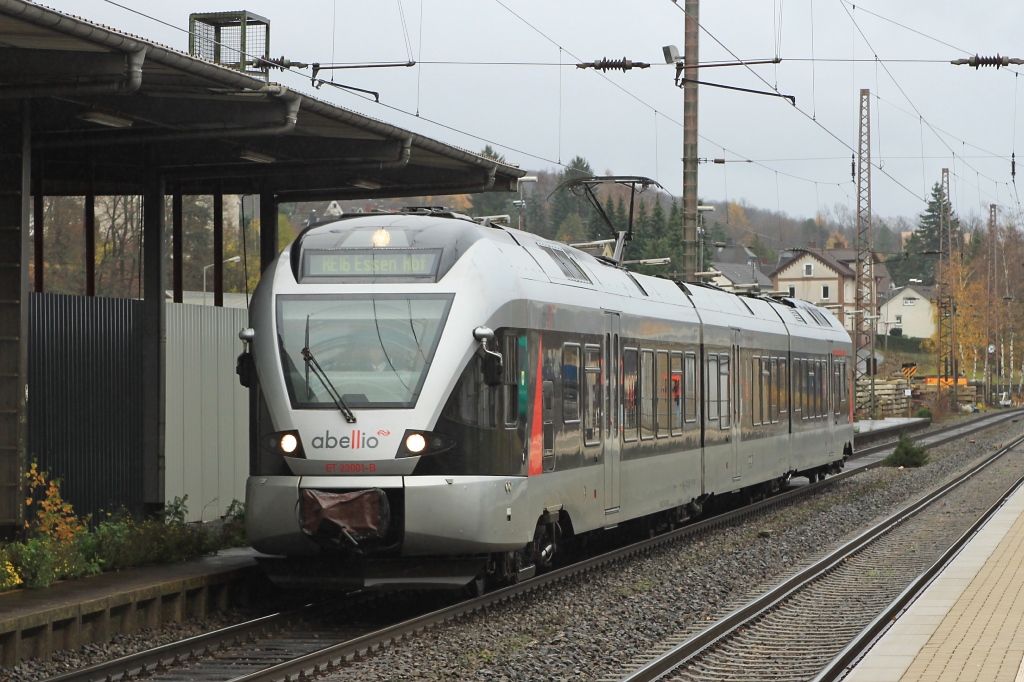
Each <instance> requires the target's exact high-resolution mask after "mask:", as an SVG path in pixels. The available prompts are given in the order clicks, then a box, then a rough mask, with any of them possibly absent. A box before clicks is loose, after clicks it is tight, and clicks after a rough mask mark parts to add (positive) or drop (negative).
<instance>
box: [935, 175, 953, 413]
mask: <svg viewBox="0 0 1024 682" xmlns="http://www.w3.org/2000/svg"><path fill="white" fill-rule="evenodd" d="M955 248H956V244H955V240H954V239H953V226H952V221H951V220H950V203H949V169H948V168H943V169H942V206H940V207H939V259H938V261H936V263H935V287H936V294H937V295H936V297H935V300H936V301H937V302H938V307H939V325H938V326H939V329H938V343H937V344H936V354H937V358H936V361H937V362H938V364H937V366H936V374H937V377H936V378H937V382H936V383H937V384H938V385H937V386H936V393H935V401H936V403H941V402H942V389H943V388H944V387H949V389H950V397H949V407H950V409H952V410H954V411H955V409H956V402H957V401H956V376H957V368H956V345H955V344H956V338H955V336H956V334H955V333H954V329H953V326H954V318H955V316H956V305H955V301H954V300H953V281H952V278H953V277H954V276H955V273H954V271H953V262H954V257H953V256H954V254H953V252H954V250H955Z"/></svg>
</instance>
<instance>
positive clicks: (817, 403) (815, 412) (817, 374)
mask: <svg viewBox="0 0 1024 682" xmlns="http://www.w3.org/2000/svg"><path fill="white" fill-rule="evenodd" d="M808 377H809V378H810V380H811V383H812V384H813V388H812V390H811V417H820V416H821V360H811V371H810V373H809V374H808Z"/></svg>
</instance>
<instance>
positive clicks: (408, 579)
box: [257, 449, 848, 593]
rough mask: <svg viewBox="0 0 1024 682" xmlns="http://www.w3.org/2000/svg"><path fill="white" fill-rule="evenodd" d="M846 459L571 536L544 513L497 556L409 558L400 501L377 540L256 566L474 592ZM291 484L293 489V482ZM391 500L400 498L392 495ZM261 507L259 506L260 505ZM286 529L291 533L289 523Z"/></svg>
mask: <svg viewBox="0 0 1024 682" xmlns="http://www.w3.org/2000/svg"><path fill="white" fill-rule="evenodd" d="M847 450H848V449H847ZM845 455H846V453H844V457H843V459H840V460H835V461H832V462H828V463H826V464H823V465H820V466H817V467H813V468H811V469H806V470H802V471H792V472H789V473H787V474H786V475H784V476H782V477H779V478H774V479H771V480H768V481H763V482H758V483H755V484H752V485H750V486H746V487H743V488H740V489H738V490H735V491H731V492H729V493H726V494H724V495H715V494H707V495H702V496H700V497H698V498H694V499H692V500H691V501H690V502H688V503H686V504H684V505H681V506H678V507H672V508H670V509H666V510H662V511H659V512H657V513H655V514H649V515H646V516H641V517H638V518H634V519H630V520H629V521H626V522H624V523H622V524H621V525H614V526H608V527H606V528H601V529H597V530H592V531H589V532H585V533H579V534H577V533H575V532H574V529H573V520H572V517H571V515H570V514H569V512H567V511H565V510H555V511H544V512H543V513H542V514H540V515H539V516H536V517H535V518H536V522H535V524H534V526H533V531H532V540H530V541H528V542H526V543H525V544H522V545H520V546H518V547H514V548H509V549H501V550H499V551H491V552H481V553H462V554H460V553H453V554H450V555H444V556H437V555H429V554H423V555H413V556H409V555H407V554H405V553H404V552H403V550H402V545H403V541H402V540H403V538H404V536H405V531H406V529H407V524H408V518H407V510H406V509H405V508H404V505H403V504H402V503H399V504H398V505H394V506H397V507H398V509H397V511H398V515H397V516H396V518H395V521H396V523H394V524H393V525H392V526H391V527H390V528H388V529H387V531H386V532H385V533H383V534H382V535H381V537H379V538H375V539H373V540H371V541H368V542H367V541H365V540H364V541H363V543H362V546H360V543H359V542H355V541H353V540H352V538H351V537H346V535H347V534H346V533H342V532H340V531H337V532H335V531H327V532H324V533H322V534H320V535H319V536H316V534H315V533H306V538H304V539H308V540H312V541H313V544H312V545H309V544H306V545H305V546H304V547H303V551H302V552H301V554H303V555H302V556H265V557H261V558H259V559H258V561H259V563H260V564H261V566H262V567H263V569H264V571H265V572H266V574H267V575H268V577H270V579H271V580H273V581H274V582H275V583H276V584H278V585H280V586H282V587H286V588H289V589H313V590H356V589H369V590H398V589H464V590H466V591H468V592H470V593H476V592H480V591H482V590H484V589H485V588H486V587H492V586H500V585H508V584H513V583H516V582H518V581H521V580H525V579H528V578H531V577H533V576H534V575H536V574H537V573H538V572H544V571H547V570H550V569H552V568H554V567H555V566H556V565H557V564H558V563H559V562H562V561H568V560H569V559H570V558H571V557H572V555H573V554H574V550H575V549H577V548H583V547H585V546H587V545H590V544H591V543H592V542H594V541H597V540H599V539H601V538H602V537H603V536H605V535H606V534H607V531H608V530H610V529H614V528H618V529H619V530H620V531H621V532H623V533H626V534H628V535H630V536H632V537H642V536H644V535H647V536H651V537H653V536H654V535H658V534H661V533H665V532H669V531H672V530H675V529H676V528H677V527H679V526H681V525H683V524H685V523H688V522H690V521H693V520H696V519H698V518H700V517H701V516H704V515H706V514H708V513H710V512H718V511H722V510H726V509H731V508H736V507H738V506H743V505H746V504H751V503H755V502H758V501H760V500H763V499H765V498H767V497H770V496H772V495H774V494H776V493H778V492H780V491H781V490H783V489H785V488H786V487H787V486H788V485H789V483H790V479H791V478H792V477H794V476H797V477H799V476H803V477H806V478H807V479H808V481H809V482H810V483H814V482H816V481H819V480H822V479H824V478H825V477H826V476H828V475H830V474H836V473H839V472H840V471H841V470H842V469H843V467H844V464H845V460H846V456H845ZM288 478H292V477H288ZM264 480H265V479H264ZM294 480H296V485H297V479H294ZM446 480H450V479H446ZM390 497H391V498H393V499H394V498H398V497H400V496H397V495H394V494H393V495H391V496H390ZM293 504H294V503H293ZM262 506H263V507H264V508H265V507H266V505H265V504H264V505H262ZM524 513H526V512H525V510H524ZM300 516H301V514H300ZM300 521H301V519H300ZM293 523H294V520H293ZM281 530H285V528H281ZM290 532H292V533H294V526H292V528H291V530H290ZM257 544H258V543H257Z"/></svg>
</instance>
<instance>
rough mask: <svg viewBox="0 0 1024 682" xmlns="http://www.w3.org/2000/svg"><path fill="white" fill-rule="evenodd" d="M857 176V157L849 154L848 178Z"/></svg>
mask: <svg viewBox="0 0 1024 682" xmlns="http://www.w3.org/2000/svg"><path fill="white" fill-rule="evenodd" d="M856 177H857V157H856V156H855V155H853V154H850V178H856Z"/></svg>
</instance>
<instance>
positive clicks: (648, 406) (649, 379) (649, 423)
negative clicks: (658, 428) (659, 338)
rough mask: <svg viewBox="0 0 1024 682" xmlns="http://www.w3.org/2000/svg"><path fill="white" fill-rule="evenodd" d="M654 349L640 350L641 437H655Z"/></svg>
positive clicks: (643, 438)
mask: <svg viewBox="0 0 1024 682" xmlns="http://www.w3.org/2000/svg"><path fill="white" fill-rule="evenodd" d="M654 387H655V382H654V351H652V350H641V351H640V439H641V440H647V439H649V438H654V428H655V423H654Z"/></svg>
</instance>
